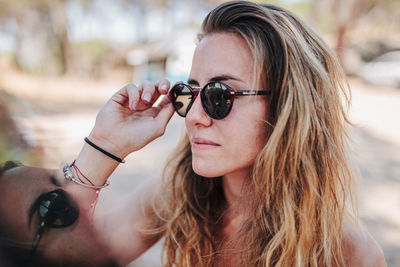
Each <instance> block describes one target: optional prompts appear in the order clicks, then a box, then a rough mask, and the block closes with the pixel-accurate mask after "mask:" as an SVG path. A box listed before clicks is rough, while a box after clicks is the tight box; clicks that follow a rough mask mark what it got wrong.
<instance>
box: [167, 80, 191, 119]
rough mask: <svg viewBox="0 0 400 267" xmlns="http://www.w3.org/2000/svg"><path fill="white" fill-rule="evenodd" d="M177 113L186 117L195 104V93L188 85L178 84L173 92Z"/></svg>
mask: <svg viewBox="0 0 400 267" xmlns="http://www.w3.org/2000/svg"><path fill="white" fill-rule="evenodd" d="M171 97H172V99H173V101H172V103H173V105H174V109H175V111H176V112H177V113H178V114H179V115H180V116H182V117H185V116H186V114H187V112H188V111H189V109H190V107H191V106H192V103H193V93H192V91H191V90H190V88H189V87H188V86H187V85H184V84H177V85H175V86H174V87H173V88H172V90H171Z"/></svg>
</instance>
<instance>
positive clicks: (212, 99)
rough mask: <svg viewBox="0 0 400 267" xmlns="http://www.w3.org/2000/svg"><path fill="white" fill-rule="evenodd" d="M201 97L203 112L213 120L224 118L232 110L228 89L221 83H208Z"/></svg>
mask: <svg viewBox="0 0 400 267" xmlns="http://www.w3.org/2000/svg"><path fill="white" fill-rule="evenodd" d="M201 97H202V98H201V100H202V101H201V102H202V104H203V107H204V110H205V111H206V112H207V114H208V115H209V116H210V117H211V118H213V119H217V120H220V119H223V118H225V117H226V116H227V115H228V113H229V111H230V110H231V108H232V100H233V99H232V95H231V93H230V89H229V88H228V87H227V86H226V85H224V84H223V83H209V84H208V85H207V86H206V87H205V88H204V90H203V94H202V96H201Z"/></svg>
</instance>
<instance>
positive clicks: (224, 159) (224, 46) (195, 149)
mask: <svg viewBox="0 0 400 267" xmlns="http://www.w3.org/2000/svg"><path fill="white" fill-rule="evenodd" d="M253 74H254V72H253V57H252V54H251V51H250V49H249V47H248V45H247V43H246V42H245V40H244V39H243V38H242V37H240V36H239V35H236V34H233V33H214V34H211V35H207V36H205V37H204V38H203V39H202V40H201V41H200V43H199V45H198V46H197V48H196V51H195V54H194V57H193V63H192V70H191V73H190V77H189V80H188V83H189V84H190V85H191V86H195V87H198V86H200V87H203V86H204V85H205V84H206V83H208V82H210V81H222V82H224V83H225V84H227V85H229V86H230V87H231V88H233V89H234V90H257V89H260V90H261V88H254V87H255V86H254V84H255V83H254V80H253V79H254V77H253ZM267 114H268V104H267V99H266V96H238V97H236V98H235V100H234V103H233V106H232V110H231V112H230V113H229V114H228V116H227V117H225V118H224V119H222V120H214V119H212V118H210V117H209V116H207V114H206V113H205V111H204V110H203V107H202V105H201V102H200V97H198V98H197V99H196V100H195V102H194V103H193V106H192V107H191V109H190V110H189V112H188V113H187V115H186V119H185V122H186V129H187V133H188V136H189V139H190V143H191V149H192V166H193V170H194V171H195V172H196V173H197V174H199V175H201V176H205V177H218V176H237V177H245V176H246V175H248V174H250V172H251V168H252V166H253V163H254V160H255V159H256V157H257V155H258V153H259V152H260V150H261V149H262V147H263V146H264V144H265V142H266V129H267V128H266V120H267Z"/></svg>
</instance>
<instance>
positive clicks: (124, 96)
mask: <svg viewBox="0 0 400 267" xmlns="http://www.w3.org/2000/svg"><path fill="white" fill-rule="evenodd" d="M169 88H170V83H169V81H168V80H166V79H163V80H160V81H159V82H158V83H156V84H153V83H151V82H150V81H145V82H143V83H141V84H140V85H139V86H136V85H134V84H127V85H125V86H124V87H122V88H121V89H120V90H119V91H118V92H117V93H115V94H114V95H113V97H112V98H111V99H112V100H113V101H114V102H117V103H118V104H120V105H122V106H124V107H127V108H129V109H130V110H133V111H136V110H146V109H148V108H149V107H151V106H152V105H153V104H154V103H155V101H156V100H157V99H158V98H159V96H160V95H166V94H167V93H168V90H169Z"/></svg>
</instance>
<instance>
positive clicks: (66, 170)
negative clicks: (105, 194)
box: [63, 161, 110, 189]
mask: <svg viewBox="0 0 400 267" xmlns="http://www.w3.org/2000/svg"><path fill="white" fill-rule="evenodd" d="M74 162H75V161H74ZM72 166H74V163H72V164H68V163H67V164H66V165H65V166H64V168H63V173H64V177H65V179H66V180H69V181H72V182H74V183H76V184H79V185H81V186H85V187H88V188H91V189H103V188H104V187H107V186H109V185H110V182H109V181H108V180H107V181H106V182H105V183H104V184H103V185H93V184H92V183H91V182H90V181H89V182H90V183H91V184H85V183H84V182H83V181H81V180H78V179H76V177H75V175H74V174H73V172H72V171H71V167H72ZM85 178H86V177H85ZM86 179H87V178H86Z"/></svg>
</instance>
